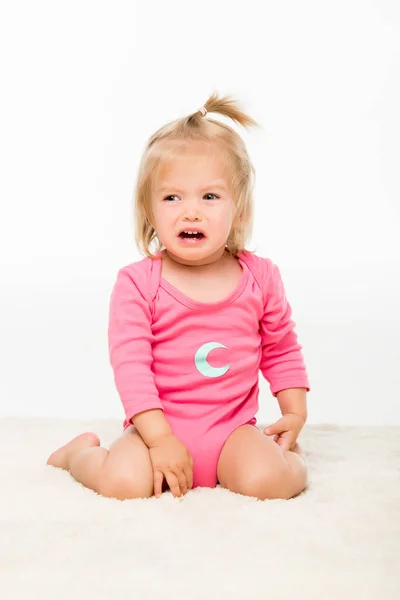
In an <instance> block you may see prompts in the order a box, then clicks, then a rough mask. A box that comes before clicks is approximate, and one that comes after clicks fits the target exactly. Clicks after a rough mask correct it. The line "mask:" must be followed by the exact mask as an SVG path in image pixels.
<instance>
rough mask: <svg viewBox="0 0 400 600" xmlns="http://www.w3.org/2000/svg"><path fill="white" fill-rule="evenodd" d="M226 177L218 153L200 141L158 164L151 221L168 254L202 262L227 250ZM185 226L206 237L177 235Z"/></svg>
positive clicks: (229, 205)
mask: <svg viewBox="0 0 400 600" xmlns="http://www.w3.org/2000/svg"><path fill="white" fill-rule="evenodd" d="M229 179H230V178H229V171H228V169H227V168H226V167H225V166H224V164H223V161H222V156H221V152H220V151H218V149H217V148H216V147H214V146H212V145H211V144H205V143H204V142H194V141H191V142H190V143H189V144H188V145H187V146H186V147H185V151H184V152H182V153H180V154H179V155H178V156H177V157H174V158H172V159H171V160H170V161H167V162H166V163H165V164H164V163H163V164H162V166H161V167H160V168H159V169H158V172H157V174H156V176H155V177H154V179H153V182H152V195H151V207H152V211H153V218H154V223H153V226H154V229H155V230H156V231H157V234H158V237H159V239H160V241H161V243H162V244H163V245H164V246H165V249H166V253H167V255H168V257H169V258H171V259H172V260H174V261H175V262H177V263H180V264H183V265H190V266H201V265H207V264H211V263H213V262H216V261H219V260H220V259H221V258H222V257H223V256H224V255H225V254H226V253H225V245H226V241H227V239H228V236H229V234H230V231H231V228H232V224H233V216H234V210H235V205H234V201H233V198H232V194H231V190H230V186H229ZM188 228H191V229H194V230H201V231H202V232H203V233H204V237H203V238H202V239H201V240H200V241H195V240H193V239H182V237H179V233H180V232H181V231H182V230H186V229H188Z"/></svg>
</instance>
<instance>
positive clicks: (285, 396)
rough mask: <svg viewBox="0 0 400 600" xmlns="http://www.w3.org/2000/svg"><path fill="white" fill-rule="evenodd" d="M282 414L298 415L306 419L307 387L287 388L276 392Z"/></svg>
mask: <svg viewBox="0 0 400 600" xmlns="http://www.w3.org/2000/svg"><path fill="white" fill-rule="evenodd" d="M276 397H277V398H278V402H279V406H280V409H281V413H282V415H287V414H292V415H298V416H299V417H302V418H303V419H304V422H306V420H307V389H306V388H289V389H287V390H281V391H280V392H278V393H277V394H276Z"/></svg>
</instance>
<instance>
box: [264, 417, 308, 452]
mask: <svg viewBox="0 0 400 600" xmlns="http://www.w3.org/2000/svg"><path fill="white" fill-rule="evenodd" d="M305 422H306V419H305V417H302V416H301V415H296V414H294V413H286V414H285V415H283V417H282V418H281V419H279V421H277V422H276V423H274V424H273V425H269V426H268V427H266V428H265V429H264V433H265V434H266V435H272V434H275V435H274V442H276V443H277V444H278V446H280V447H281V449H282V451H284V450H292V448H294V446H295V444H296V440H297V438H298V437H299V433H300V431H301V430H302V429H303V427H304V424H305Z"/></svg>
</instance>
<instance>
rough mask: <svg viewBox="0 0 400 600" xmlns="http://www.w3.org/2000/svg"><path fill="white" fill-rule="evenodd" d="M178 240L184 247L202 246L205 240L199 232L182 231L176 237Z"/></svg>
mask: <svg viewBox="0 0 400 600" xmlns="http://www.w3.org/2000/svg"><path fill="white" fill-rule="evenodd" d="M178 239H179V241H180V243H181V244H183V245H184V246H198V245H199V244H203V243H204V241H205V240H206V239H207V238H206V236H205V235H204V233H201V232H200V231H199V232H197V233H185V232H184V231H181V233H180V234H179V235H178Z"/></svg>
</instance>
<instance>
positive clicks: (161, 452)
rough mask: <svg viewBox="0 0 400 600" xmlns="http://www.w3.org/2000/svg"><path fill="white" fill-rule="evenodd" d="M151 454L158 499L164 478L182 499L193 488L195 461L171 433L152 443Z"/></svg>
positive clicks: (155, 490) (174, 492)
mask: <svg viewBox="0 0 400 600" xmlns="http://www.w3.org/2000/svg"><path fill="white" fill-rule="evenodd" d="M149 453H150V460H151V463H152V466H153V476H154V493H155V495H156V497H157V498H159V497H160V496H161V493H162V483H163V480H164V477H165V479H166V481H167V483H168V485H169V488H170V490H171V492H172V494H173V495H174V496H175V497H178V498H180V497H181V496H182V494H186V492H187V491H188V489H191V488H192V487H193V459H192V457H191V455H190V454H189V451H188V449H187V448H186V446H184V444H182V442H181V441H180V440H178V438H177V437H176V436H175V435H173V434H172V433H170V434H167V435H163V436H161V437H159V438H157V439H156V440H154V441H152V443H151V445H150V446H149Z"/></svg>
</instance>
